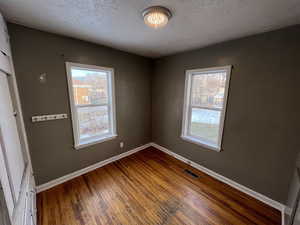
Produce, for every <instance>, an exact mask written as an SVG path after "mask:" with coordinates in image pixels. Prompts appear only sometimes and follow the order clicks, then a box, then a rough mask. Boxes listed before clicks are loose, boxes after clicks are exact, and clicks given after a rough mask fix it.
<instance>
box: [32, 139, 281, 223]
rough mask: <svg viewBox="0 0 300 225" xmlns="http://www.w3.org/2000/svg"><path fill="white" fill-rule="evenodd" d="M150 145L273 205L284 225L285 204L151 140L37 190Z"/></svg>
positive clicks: (69, 178)
mask: <svg viewBox="0 0 300 225" xmlns="http://www.w3.org/2000/svg"><path fill="white" fill-rule="evenodd" d="M150 146H152V147H155V148H157V149H158V150H160V151H163V152H165V153H166V154H168V155H171V156H172V157H174V158H176V159H178V160H180V161H183V162H185V163H187V164H189V165H191V166H192V167H194V168H196V169H198V170H200V171H202V172H204V173H206V174H208V175H210V176H212V177H213V178H215V179H217V180H219V181H222V182H223V183H226V184H228V185H229V186H231V187H233V188H235V189H237V190H239V191H241V192H243V193H245V194H247V195H250V196H251V197H253V198H255V199H257V200H259V201H261V202H263V203H265V204H267V205H269V206H271V207H273V208H275V209H277V210H279V211H281V214H282V225H284V212H285V209H286V206H285V205H283V204H281V203H280V202H277V201H275V200H273V199H270V198H269V197H267V196H265V195H263V194H260V193H258V192H256V191H253V190H251V189H250V188H247V187H245V186H243V185H241V184H239V183H237V182H235V181H233V180H230V179H228V178H226V177H224V176H222V175H220V174H218V173H216V172H214V171H212V170H210V169H207V168H205V167H204V166H201V165H199V164H197V163H195V162H193V161H191V160H189V159H187V158H184V157H183V156H180V155H178V154H176V153H174V152H172V151H170V150H169V149H167V148H165V147H162V146H160V145H158V144H156V143H153V142H151V143H148V144H145V145H143V146H140V147H137V148H135V149H132V150H130V151H127V152H124V153H122V154H120V155H117V156H114V157H111V158H109V159H106V160H104V161H101V162H99V163H96V164H94V165H91V166H89V167H86V168H83V169H81V170H78V171H75V172H73V173H70V174H68V175H65V176H63V177H60V178H57V179H55V180H52V181H50V182H47V183H45V184H42V185H39V186H37V192H38V193H39V192H42V191H45V190H47V189H50V188H52V187H54V186H56V185H59V184H62V183H64V182H66V181H68V180H71V179H73V178H75V177H78V176H81V175H83V174H85V173H88V172H90V171H93V170H95V169H98V168H100V167H102V166H105V165H107V164H109V163H112V162H114V161H117V160H119V159H122V158H124V157H126V156H129V155H132V154H134V153H136V152H138V151H141V150H143V149H146V148H148V147H150Z"/></svg>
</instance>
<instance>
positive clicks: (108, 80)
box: [66, 62, 117, 149]
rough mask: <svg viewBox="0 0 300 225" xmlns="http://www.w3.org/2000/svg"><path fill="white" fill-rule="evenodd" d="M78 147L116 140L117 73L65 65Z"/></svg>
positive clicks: (76, 145)
mask: <svg viewBox="0 0 300 225" xmlns="http://www.w3.org/2000/svg"><path fill="white" fill-rule="evenodd" d="M66 69H67V76H68V86H69V95H70V105H71V111H72V122H73V134H74V142H75V148H76V149H78V148H82V147H85V146H88V145H91V144H95V143H99V142H103V141H106V140H110V139H112V138H114V137H116V136H117V135H116V117H115V97H114V70H113V69H112V68H105V67H99V66H92V65H83V64H78V63H70V62H66Z"/></svg>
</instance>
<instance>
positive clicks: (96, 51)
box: [9, 24, 300, 203]
mask: <svg viewBox="0 0 300 225" xmlns="http://www.w3.org/2000/svg"><path fill="white" fill-rule="evenodd" d="M9 32H10V35H11V42H12V47H13V49H12V50H13V56H14V63H15V68H16V75H17V80H18V85H19V89H20V95H21V101H22V107H23V111H24V116H25V124H26V129H27V132H28V138H29V144H30V150H31V156H32V161H33V168H34V172H35V177H36V179H37V184H42V183H45V182H47V181H50V180H52V179H55V178H58V177H60V176H63V175H66V174H68V173H70V172H73V171H76V170H78V169H81V168H84V167H86V166H89V165H91V164H94V163H96V162H99V161H101V160H104V159H107V158H109V157H111V156H114V155H117V154H119V153H121V152H124V151H127V150H130V149H133V148H135V147H137V146H140V145H143V144H145V143H148V142H150V141H151V140H152V141H154V142H156V143H157V144H160V145H162V146H164V147H167V148H169V149H170V150H172V151H174V152H176V153H178V154H180V155H182V156H184V157H187V158H189V159H191V160H193V161H195V162H198V163H200V164H201V165H203V166H205V167H207V168H209V169H212V170H214V171H215V172H217V173H220V174H222V175H224V176H226V177H228V178H230V179H232V180H234V181H236V182H238V183H241V184H243V185H245V186H247V187H249V188H251V189H253V190H255V191H257V192H260V193H262V194H265V195H267V196H269V197H270V198H272V199H275V200H278V201H280V202H282V203H285V200H286V198H287V193H288V185H289V181H290V179H291V176H292V174H293V168H294V165H295V160H296V154H297V151H298V145H297V138H298V127H299V125H300V120H299V116H298V115H299V113H300V108H299V99H298V96H299V91H298V89H299V83H300V78H299V77H300V74H299V71H298V64H299V59H300V42H299V40H300V26H295V27H290V28H286V29H283V30H279V31H274V32H269V33H265V34H260V35H256V36H252V37H248V38H243V39H239V40H234V41H230V42H226V43H221V44H217V45H214V46H210V47H207V48H202V49H199V50H195V51H190V52H185V53H181V54H177V55H173V56H169V57H164V58H161V59H158V60H151V59H147V58H143V57H139V56H136V55H132V54H129V53H125V52H122V51H118V50H114V49H111V48H107V47H101V46H99V45H94V44H90V43H87V42H83V41H79V40H75V39H71V38H67V37H62V36H58V35H54V34H49V33H45V32H41V31H37V30H33V29H29V28H25V27H22V26H19V25H15V24H9ZM62 54H64V55H65V56H64V58H63V57H62V56H61V55H62ZM65 61H72V62H78V63H85V64H93V65H99V66H107V67H113V68H114V69H115V76H116V105H117V131H118V135H119V136H118V138H117V139H115V140H112V141H108V142H104V143H102V144H97V145H94V146H91V147H88V148H86V149H83V150H79V151H76V150H74V149H73V147H72V146H73V136H72V126H71V120H70V118H68V119H67V120H60V121H50V122H43V123H36V124H33V123H31V122H30V117H31V116H32V115H38V114H52V113H68V115H70V107H69V101H68V90H67V80H66V72H65V64H64V62H65ZM228 64H231V65H233V66H234V69H233V71H232V76H231V83H230V90H229V99H228V108H227V114H226V120H225V127H224V138H223V145H222V147H223V150H224V151H222V152H215V151H212V150H207V149H205V148H202V147H200V146H198V145H194V144H191V143H188V142H185V141H183V140H182V139H180V133H181V120H182V107H183V93H184V79H185V74H184V73H185V70H187V69H195V68H205V67H213V66H223V65H228ZM153 72H154V74H153ZM41 73H47V75H48V81H47V83H46V84H41V83H39V81H38V76H39V74H41ZM151 86H152V88H151ZM151 92H152V94H151ZM151 109H152V115H151ZM151 117H152V118H151ZM151 120H152V123H151ZM151 127H152V128H151ZM151 129H152V130H151ZM151 135H152V137H151ZM120 141H124V142H125V148H124V149H123V150H121V149H120V148H119V142H120Z"/></svg>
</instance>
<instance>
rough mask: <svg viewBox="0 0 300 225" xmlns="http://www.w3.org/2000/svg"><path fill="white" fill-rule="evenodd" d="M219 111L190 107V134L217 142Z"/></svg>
mask: <svg viewBox="0 0 300 225" xmlns="http://www.w3.org/2000/svg"><path fill="white" fill-rule="evenodd" d="M220 117H221V112H220V111H216V110H208V109H198V108H193V109H192V116H191V135H193V136H197V137H201V138H203V139H205V140H207V141H209V142H212V143H214V144H217V143H218V135H219V123H220Z"/></svg>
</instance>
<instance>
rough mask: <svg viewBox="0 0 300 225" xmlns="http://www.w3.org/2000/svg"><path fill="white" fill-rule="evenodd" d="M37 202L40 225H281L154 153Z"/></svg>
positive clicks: (270, 212)
mask: <svg viewBox="0 0 300 225" xmlns="http://www.w3.org/2000/svg"><path fill="white" fill-rule="evenodd" d="M185 169H188V170H190V171H191V172H192V173H194V174H196V175H197V176H198V177H194V176H193V175H192V174H189V173H187V172H186V171H185ZM37 200H38V202H37V206H38V224H39V225H100V224H101V225H110V224H114V225H115V224H118V225H127V224H128V225H168V224H169V225H176V224H189V225H208V224H214V225H228V224H238V225H243V224H268V225H272V224H281V215H280V212H279V211H278V210H275V209H273V208H271V207H269V206H267V205H265V204H264V203H261V202H259V201H257V200H255V199H254V198H252V197H250V196H248V195H246V194H243V193H241V192H239V191H237V190H235V189H233V188H231V187H230V186H228V185H226V184H224V183H222V182H219V181H217V180H215V179H214V178H212V177H210V176H208V175H206V174H204V173H202V172H200V171H198V170H196V169H194V168H192V167H190V166H188V165H187V164H184V163H182V162H181V161H178V160H176V159H174V158H172V157H170V156H168V155H166V154H165V153H163V152H161V151H159V150H156V149H155V148H152V147H150V148H148V149H146V150H143V151H140V152H138V153H136V154H134V155H131V156H129V157H126V158H123V159H121V160H119V161H117V162H114V163H111V164H109V165H106V166H104V167H102V168H99V169H97V170H95V171H92V172H90V173H87V174H85V175H82V176H80V177H78V178H75V179H73V180H71V181H68V182H66V183H64V184H61V185H59V186H56V187H54V188H52V189H50V190H47V191H44V192H42V193H40V194H38V196H37Z"/></svg>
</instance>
